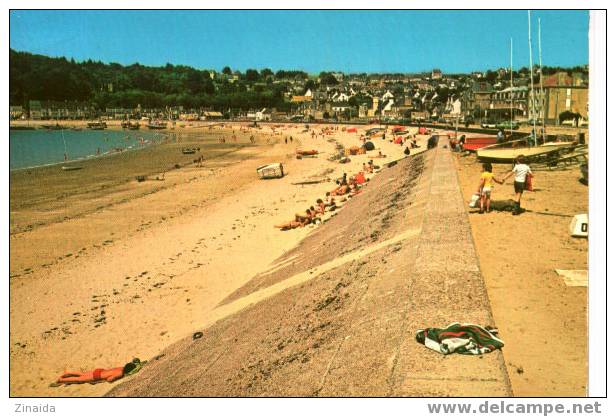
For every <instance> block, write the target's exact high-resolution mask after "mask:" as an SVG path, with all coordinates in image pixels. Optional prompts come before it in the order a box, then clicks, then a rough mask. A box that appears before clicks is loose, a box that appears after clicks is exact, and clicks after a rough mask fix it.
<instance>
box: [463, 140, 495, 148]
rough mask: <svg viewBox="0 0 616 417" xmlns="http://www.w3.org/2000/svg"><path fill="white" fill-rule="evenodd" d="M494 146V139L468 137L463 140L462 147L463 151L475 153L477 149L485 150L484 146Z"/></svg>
mask: <svg viewBox="0 0 616 417" xmlns="http://www.w3.org/2000/svg"><path fill="white" fill-rule="evenodd" d="M495 144H496V138H495V137H477V138H473V137H470V138H466V139H465V142H464V145H463V146H462V147H463V148H464V150H465V151H476V150H478V149H481V148H485V147H486V146H490V145H495Z"/></svg>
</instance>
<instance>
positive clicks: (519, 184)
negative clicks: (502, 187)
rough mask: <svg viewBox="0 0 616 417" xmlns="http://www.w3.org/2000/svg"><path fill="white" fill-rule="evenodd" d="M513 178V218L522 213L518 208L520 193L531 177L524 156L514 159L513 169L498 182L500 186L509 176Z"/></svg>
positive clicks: (520, 198) (531, 173)
mask: <svg viewBox="0 0 616 417" xmlns="http://www.w3.org/2000/svg"><path fill="white" fill-rule="evenodd" d="M512 175H513V176H514V179H513V190H514V192H515V207H514V209H513V213H511V214H513V215H514V216H517V215H518V214H520V213H522V208H521V207H520V201H521V200H522V193H524V190H525V189H526V181H527V180H528V176H529V175H530V176H532V175H533V172H532V171H531V169H530V167H529V166H528V165H526V159H525V158H524V155H520V156H518V157H517V158H516V159H515V163H514V165H513V169H512V170H511V171H510V172H509V173H508V174H507V175H505V176H504V177H503V178H502V179H501V180H500V181H497V182H500V183H501V184H502V183H504V182H505V180H506V179H507V178H509V177H510V176H512Z"/></svg>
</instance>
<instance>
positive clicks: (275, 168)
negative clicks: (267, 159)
mask: <svg viewBox="0 0 616 417" xmlns="http://www.w3.org/2000/svg"><path fill="white" fill-rule="evenodd" d="M257 173H258V174H259V176H260V177H261V179H272V178H282V177H284V168H283V166H282V164H281V163H275V164H268V165H262V166H260V167H258V168H257Z"/></svg>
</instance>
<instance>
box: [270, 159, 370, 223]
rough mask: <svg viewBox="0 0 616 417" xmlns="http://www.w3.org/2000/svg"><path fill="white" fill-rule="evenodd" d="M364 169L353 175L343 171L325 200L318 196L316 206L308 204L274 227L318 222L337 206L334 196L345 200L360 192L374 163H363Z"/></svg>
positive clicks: (326, 194)
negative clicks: (307, 206) (290, 218)
mask: <svg viewBox="0 0 616 417" xmlns="http://www.w3.org/2000/svg"><path fill="white" fill-rule="evenodd" d="M364 170H365V171H360V172H358V173H357V174H355V175H352V176H350V177H349V176H347V173H346V172H345V173H343V174H342V177H341V178H339V179H337V180H336V185H337V186H336V188H334V189H333V190H331V191H328V192H326V193H325V200H323V199H321V198H319V199H317V201H316V207H315V206H310V207H309V208H307V209H306V210H305V211H304V212H303V213H296V214H295V217H294V219H293V220H291V221H288V222H285V223H281V224H277V225H274V227H276V228H278V229H280V230H290V229H296V228H298V227H304V226H307V225H309V224H311V223H316V222H319V221H320V219H321V216H322V215H324V214H325V213H326V212H327V211H334V210H336V209H337V208H339V207H338V206H337V205H336V200H335V198H334V197H335V196H337V197H343V199H342V200H341V201H340V202H345V201H346V197H344V196H347V195H348V196H349V197H352V196H354V195H357V194H359V193H360V192H361V187H362V186H363V184H365V183H366V182H368V179H367V178H366V176H365V172H367V173H372V172H374V165H373V164H372V161H369V163H367V164H364Z"/></svg>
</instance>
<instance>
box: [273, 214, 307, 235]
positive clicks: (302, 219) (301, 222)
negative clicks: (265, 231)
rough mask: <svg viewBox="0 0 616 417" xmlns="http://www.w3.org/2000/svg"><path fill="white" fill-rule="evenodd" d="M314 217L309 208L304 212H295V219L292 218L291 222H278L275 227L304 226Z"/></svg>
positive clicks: (284, 228) (285, 228) (282, 228)
mask: <svg viewBox="0 0 616 417" xmlns="http://www.w3.org/2000/svg"><path fill="white" fill-rule="evenodd" d="M312 219H313V215H312V213H311V212H310V209H307V210H306V212H305V213H303V214H295V220H291V221H290V222H287V223H282V224H277V225H274V227H276V228H278V229H280V230H289V229H295V228H298V227H304V226H306V225H308V224H310V222H311V221H312Z"/></svg>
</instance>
